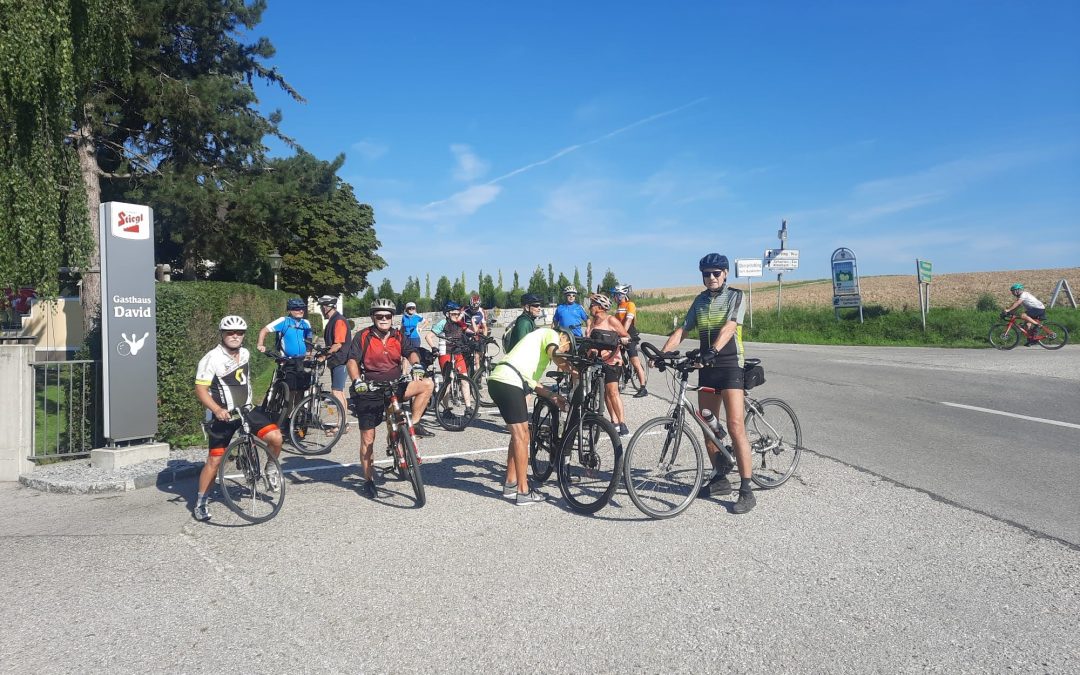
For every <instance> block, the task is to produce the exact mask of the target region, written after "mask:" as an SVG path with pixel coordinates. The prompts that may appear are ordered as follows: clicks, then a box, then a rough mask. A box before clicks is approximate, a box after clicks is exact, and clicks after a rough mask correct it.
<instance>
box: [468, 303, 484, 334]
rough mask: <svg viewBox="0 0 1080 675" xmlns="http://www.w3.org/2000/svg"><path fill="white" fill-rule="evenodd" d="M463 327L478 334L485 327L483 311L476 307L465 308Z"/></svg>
mask: <svg viewBox="0 0 1080 675" xmlns="http://www.w3.org/2000/svg"><path fill="white" fill-rule="evenodd" d="M465 325H466V326H468V327H469V329H470V330H472V331H474V332H479V331H480V329H481V328H483V327H484V326H486V325H487V316H485V315H484V309H483V308H482V307H477V308H476V309H473V308H472V307H466V308H465Z"/></svg>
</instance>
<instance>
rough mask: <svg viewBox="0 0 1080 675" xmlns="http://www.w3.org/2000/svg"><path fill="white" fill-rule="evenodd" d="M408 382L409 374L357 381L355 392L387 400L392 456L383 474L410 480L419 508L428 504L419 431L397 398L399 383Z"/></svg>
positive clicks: (387, 446) (387, 452)
mask: <svg viewBox="0 0 1080 675" xmlns="http://www.w3.org/2000/svg"><path fill="white" fill-rule="evenodd" d="M403 382H409V377H408V376H406V377H401V378H398V379H396V380H392V381H390V382H365V383H357V384H355V385H354V387H353V391H354V392H357V393H363V392H364V391H369V392H378V393H381V394H382V395H383V398H384V400H385V401H386V455H387V456H388V457H390V466H388V467H387V468H385V469H379V471H380V472H381V473H382V476H383V477H384V478H385V477H386V474H388V473H393V474H395V475H396V476H397V477H398V478H400V479H401V480H405V481H408V482H409V484H410V485H411V486H412V490H413V494H414V495H415V496H416V506H417V508H419V507H421V506H423V505H424V504H426V503H427V493H426V492H425V490H424V479H423V477H422V476H421V475H420V455H419V453H418V452H417V448H416V430H415V429H414V428H413V423H412V417H411V416H410V415H409V411H408V410H406V409H405V407H404V406H403V405H401V401H400V399H398V395H397V390H398V386H399V385H400V384H401V383H403Z"/></svg>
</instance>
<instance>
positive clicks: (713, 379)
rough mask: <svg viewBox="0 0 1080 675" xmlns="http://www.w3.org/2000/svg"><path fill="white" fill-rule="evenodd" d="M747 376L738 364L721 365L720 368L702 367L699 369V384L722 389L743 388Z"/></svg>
mask: <svg viewBox="0 0 1080 675" xmlns="http://www.w3.org/2000/svg"><path fill="white" fill-rule="evenodd" d="M745 383H746V378H745V375H744V373H743V369H742V368H740V367H738V366H733V367H729V366H721V367H719V368H702V369H701V370H699V371H698V386H700V387H712V388H713V389H715V390H717V391H720V390H721V389H743V388H744V386H743V385H744V384H745Z"/></svg>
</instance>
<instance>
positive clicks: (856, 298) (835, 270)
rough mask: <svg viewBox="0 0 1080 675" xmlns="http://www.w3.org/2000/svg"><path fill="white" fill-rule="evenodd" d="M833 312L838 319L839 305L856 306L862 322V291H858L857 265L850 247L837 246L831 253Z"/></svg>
mask: <svg viewBox="0 0 1080 675" xmlns="http://www.w3.org/2000/svg"><path fill="white" fill-rule="evenodd" d="M832 284H833V313H834V314H835V315H836V320H837V321H839V320H840V308H841V307H858V308H859V323H863V309H862V293H861V292H860V291H859V267H858V265H857V264H856V261H855V253H854V252H853V251H852V250H851V249H850V248H838V249H836V250H835V251H833V254H832Z"/></svg>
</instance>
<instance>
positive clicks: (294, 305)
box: [285, 298, 307, 312]
mask: <svg viewBox="0 0 1080 675" xmlns="http://www.w3.org/2000/svg"><path fill="white" fill-rule="evenodd" d="M285 309H286V310H287V311H290V312H291V311H293V310H294V309H307V303H306V302H304V301H303V300H301V299H300V298H289V301H288V302H286V303H285Z"/></svg>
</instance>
